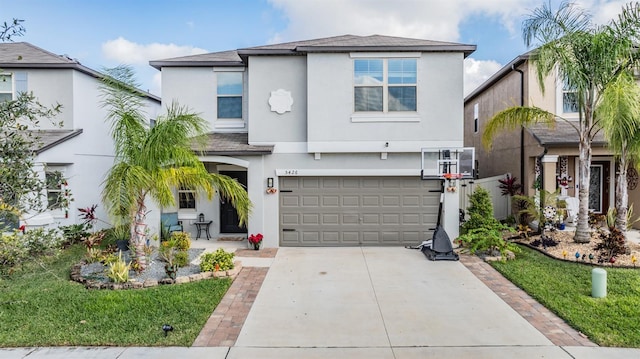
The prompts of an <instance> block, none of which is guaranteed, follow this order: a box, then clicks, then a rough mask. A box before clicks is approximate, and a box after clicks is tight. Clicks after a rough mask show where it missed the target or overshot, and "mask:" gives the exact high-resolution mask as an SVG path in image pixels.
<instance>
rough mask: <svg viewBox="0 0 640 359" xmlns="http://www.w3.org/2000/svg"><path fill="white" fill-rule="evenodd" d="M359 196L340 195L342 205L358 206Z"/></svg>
mask: <svg viewBox="0 0 640 359" xmlns="http://www.w3.org/2000/svg"><path fill="white" fill-rule="evenodd" d="M359 206H360V197H358V196H342V207H359Z"/></svg>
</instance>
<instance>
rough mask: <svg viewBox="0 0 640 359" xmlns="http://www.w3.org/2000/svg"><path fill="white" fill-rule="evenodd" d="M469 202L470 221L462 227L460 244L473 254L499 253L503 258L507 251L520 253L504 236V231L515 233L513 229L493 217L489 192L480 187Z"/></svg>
mask: <svg viewBox="0 0 640 359" xmlns="http://www.w3.org/2000/svg"><path fill="white" fill-rule="evenodd" d="M469 201H470V203H471V205H470V206H469V220H468V221H467V222H465V223H464V224H463V225H462V228H463V232H464V234H463V235H461V236H460V237H458V242H459V243H460V244H461V245H463V246H465V247H468V248H469V250H470V251H471V252H472V253H478V252H482V253H486V252H489V253H491V252H494V251H498V252H500V255H501V256H502V257H503V258H504V257H505V255H506V251H507V250H511V251H512V252H516V251H518V250H519V248H518V247H517V246H516V245H514V244H512V243H508V242H507V241H505V240H504V238H503V236H502V233H503V232H504V231H510V232H513V229H512V228H511V227H509V226H505V225H504V224H502V223H500V221H498V220H497V219H495V217H493V204H492V203H491V199H490V197H489V192H487V191H486V190H485V189H484V188H482V187H479V188H478V189H476V190H475V191H474V192H473V193H472V194H471V195H470V196H469Z"/></svg>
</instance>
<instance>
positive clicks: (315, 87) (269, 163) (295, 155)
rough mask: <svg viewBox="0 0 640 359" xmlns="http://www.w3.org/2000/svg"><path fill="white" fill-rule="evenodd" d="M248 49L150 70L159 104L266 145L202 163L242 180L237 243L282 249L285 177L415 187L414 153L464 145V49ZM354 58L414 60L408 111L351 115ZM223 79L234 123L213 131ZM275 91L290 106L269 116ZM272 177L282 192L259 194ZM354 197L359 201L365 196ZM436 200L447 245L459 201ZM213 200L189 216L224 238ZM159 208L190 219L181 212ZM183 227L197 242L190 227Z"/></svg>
mask: <svg viewBox="0 0 640 359" xmlns="http://www.w3.org/2000/svg"><path fill="white" fill-rule="evenodd" d="M285 45H286V44H285ZM267 48H268V47H267ZM256 49H258V51H257V52H256V53H255V54H254V53H253V52H252V51H254V50H253V49H248V50H247V51H243V50H239V53H240V57H239V58H238V59H237V61H235V62H233V63H230V62H229V61H226V60H225V61H222V60H220V63H216V61H215V56H214V55H216V54H211V55H203V57H202V61H198V58H197V57H195V58H194V57H189V58H185V59H184V60H182V59H175V61H173V60H167V61H162V60H160V61H157V62H152V65H153V66H154V67H156V68H159V69H161V71H162V101H163V103H165V104H168V103H171V102H172V101H178V102H179V103H180V104H182V105H186V106H188V107H189V108H191V109H192V110H194V111H195V112H197V113H199V114H200V115H201V116H202V117H203V118H205V120H207V122H208V123H209V124H210V130H211V131H213V132H216V133H224V132H239V133H245V132H247V133H248V134H247V136H248V144H247V145H249V146H273V149H272V151H271V152H270V153H268V154H257V155H254V154H251V153H248V152H247V153H242V152H239V153H224V152H225V150H223V149H220V150H219V151H220V154H214V155H212V156H202V157H201V160H202V161H203V162H204V163H206V164H207V166H208V168H209V169H210V171H212V172H216V173H219V172H224V171H227V170H228V169H229V168H231V169H234V170H240V171H243V170H244V171H246V172H247V189H248V193H249V197H250V199H251V201H252V202H253V212H252V214H251V216H250V218H249V223H248V226H247V228H246V232H247V233H245V234H243V235H245V236H246V235H247V234H252V233H262V234H263V235H264V245H265V246H266V247H278V246H280V245H282V236H283V231H286V230H287V229H286V228H285V227H286V225H283V218H282V216H281V209H282V208H283V206H284V205H286V204H285V203H284V202H286V199H285V197H283V196H284V195H285V193H282V191H281V182H282V181H283V179H285V178H304V177H306V178H319V179H320V180H321V181H322V180H323V179H329V178H336V179H346V178H359V179H362V180H363V181H366V180H367V179H369V178H372V179H373V178H376V179H380V178H382V181H383V180H384V178H390V179H393V178H398V179H403V180H404V181H410V180H411V179H416V181H417V182H419V181H418V180H419V178H420V170H421V149H422V148H425V147H429V148H434V147H449V148H461V147H462V145H463V87H462V86H463V81H462V76H463V71H462V70H463V60H464V57H465V56H466V55H467V54H468V53H467V52H465V51H466V50H453V51H430V50H429V51H425V50H424V49H422V48H420V49H416V48H412V47H407V48H406V49H401V50H397V49H394V50H387V51H371V50H370V51H355V50H352V49H350V50H349V51H347V50H344V51H318V52H314V51H300V53H296V56H292V55H291V54H290V53H282V52H283V51H280V49H277V51H276V50H274V51H273V53H271V52H269V51H270V50H271V49H270V48H269V49H268V50H269V51H267V53H262V52H260V50H261V49H260V48H256ZM278 51H280V52H278ZM211 58H214V60H213V61H212V60H211ZM358 58H376V59H378V58H380V59H386V58H410V59H416V63H417V71H416V72H417V83H416V88H417V90H416V91H417V105H416V111H399V112H391V111H389V112H355V110H354V107H355V105H354V59H358ZM172 61H173V62H172ZM223 71H240V72H242V73H243V96H242V118H241V119H235V120H233V121H228V120H227V122H226V124H228V125H229V126H226V127H225V126H220V125H221V124H224V123H225V120H221V119H218V118H217V109H216V106H217V105H216V104H217V102H216V98H217V93H216V89H217V86H216V74H217V73H220V72H223ZM274 93H278V94H279V95H282V96H284V97H286V99H285V100H286V102H288V104H289V105H290V106H288V107H287V106H284V108H285V109H283V110H278V111H276V110H274V109H273V107H272V103H273V101H271V103H270V97H272V96H274V95H273V94H274ZM288 96H290V99H289V98H288ZM232 122H233V123H235V127H233V126H232V125H231V124H232ZM213 146H214V147H215V144H213ZM270 178H271V179H273V186H274V188H275V189H279V190H280V191H278V192H276V193H267V189H268V188H267V183H268V180H269V179H270ZM361 191H363V193H365V192H366V189H361ZM347 192H348V191H347ZM287 193H288V192H287ZM301 198H302V197H301ZM438 198H439V195H438ZM443 198H444V203H443V216H442V225H443V226H444V228H445V229H446V231H447V232H448V234H449V236H450V237H451V238H452V239H453V238H456V237H457V236H458V227H459V223H458V203H459V201H458V193H457V192H446V191H445V192H444V194H443ZM213 202H214V205H211V203H212V202H211V201H207V200H206V199H203V198H199V199H198V201H197V204H196V209H195V211H193V212H195V213H203V214H204V215H205V217H206V218H207V219H211V220H212V221H213V223H212V227H211V232H212V234H213V236H214V237H216V236H224V235H226V233H224V231H221V229H220V226H221V224H220V223H219V222H220V221H222V219H220V218H219V216H220V212H219V211H220V210H219V206H218V202H219V199H218V198H216V199H214V201H213ZM167 210H169V211H174V210H177V211H179V212H180V213H181V214H180V216H181V217H182V218H188V217H189V216H188V215H187V213H188V212H189V211H186V210H182V209H179V208H170V209H167ZM436 211H437V209H436ZM303 212H304V211H303V210H301V212H300V213H301V216H304V213H303ZM383 216H384V214H383ZM194 218H195V217H194ZM361 220H362V218H361ZM185 227H186V228H185V229H189V228H190V229H189V230H190V231H191V232H192V234H195V233H194V231H195V229H194V228H193V227H192V226H189V223H187V224H186V225H185ZM424 239H428V238H424ZM301 243H303V242H301ZM381 243H384V242H381ZM416 244H419V243H416ZM303 245H304V243H303Z"/></svg>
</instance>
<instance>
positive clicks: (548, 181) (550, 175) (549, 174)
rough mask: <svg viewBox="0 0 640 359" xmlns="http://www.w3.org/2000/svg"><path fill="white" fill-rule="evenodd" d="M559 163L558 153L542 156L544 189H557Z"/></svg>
mask: <svg viewBox="0 0 640 359" xmlns="http://www.w3.org/2000/svg"><path fill="white" fill-rule="evenodd" d="M557 165H558V155H545V156H544V157H542V174H543V176H544V177H543V178H542V189H544V190H545V191H548V192H555V190H556V184H557V182H556V167H557Z"/></svg>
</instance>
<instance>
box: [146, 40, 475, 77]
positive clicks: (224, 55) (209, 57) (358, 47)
mask: <svg viewBox="0 0 640 359" xmlns="http://www.w3.org/2000/svg"><path fill="white" fill-rule="evenodd" d="M475 50H476V46H475V45H465V44H459V43H454V42H444V41H433V40H421V39H410V38H404V37H394V36H382V35H370V36H358V35H342V36H334V37H327V38H321V39H314V40H305V41H294V42H287V43H282V44H273V45H265V46H256V47H249V48H244V49H239V50H235V51H225V52H216V53H210V54H202V55H192V56H184V57H176V58H171V59H165V60H157V61H150V62H149V64H150V65H151V66H153V67H155V68H157V69H160V68H161V67H165V66H174V67H176V66H244V65H245V63H246V56H252V55H303V54H306V53H310V52H351V51H367V52H377V51H420V52H462V53H464V56H465V57H467V56H468V55H470V54H471V53H472V52H474V51H475Z"/></svg>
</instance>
